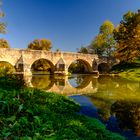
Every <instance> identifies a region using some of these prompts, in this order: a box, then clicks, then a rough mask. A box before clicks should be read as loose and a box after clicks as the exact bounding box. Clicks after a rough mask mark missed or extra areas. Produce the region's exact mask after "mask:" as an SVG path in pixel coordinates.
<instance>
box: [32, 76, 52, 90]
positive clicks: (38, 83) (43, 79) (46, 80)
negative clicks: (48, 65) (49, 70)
mask: <svg viewBox="0 0 140 140" xmlns="http://www.w3.org/2000/svg"><path fill="white" fill-rule="evenodd" d="M31 83H32V85H33V87H35V88H39V89H45V90H49V89H50V88H51V87H52V86H53V85H54V80H53V77H52V76H51V75H43V76H33V77H32V80H31Z"/></svg>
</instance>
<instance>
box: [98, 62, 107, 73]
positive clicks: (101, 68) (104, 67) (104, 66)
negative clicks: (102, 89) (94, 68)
mask: <svg viewBox="0 0 140 140" xmlns="http://www.w3.org/2000/svg"><path fill="white" fill-rule="evenodd" d="M109 70H110V67H109V64H108V63H106V62H102V63H100V64H98V71H99V73H100V74H105V73H108V72H109Z"/></svg>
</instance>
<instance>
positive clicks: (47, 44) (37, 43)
mask: <svg viewBox="0 0 140 140" xmlns="http://www.w3.org/2000/svg"><path fill="white" fill-rule="evenodd" d="M51 48H52V43H51V41H50V40H48V39H36V40H34V41H33V42H31V43H30V44H29V45H28V49H32V50H47V51H49V50H50V49H51Z"/></svg>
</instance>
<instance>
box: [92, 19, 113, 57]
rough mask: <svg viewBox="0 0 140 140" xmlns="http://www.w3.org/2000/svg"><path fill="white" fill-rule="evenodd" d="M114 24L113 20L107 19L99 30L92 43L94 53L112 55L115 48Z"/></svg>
mask: <svg viewBox="0 0 140 140" xmlns="http://www.w3.org/2000/svg"><path fill="white" fill-rule="evenodd" d="M113 30H114V25H113V23H112V22H111V21H109V20H107V21H105V22H104V23H103V24H102V25H101V26H100V30H99V34H98V35H97V36H96V37H95V38H94V40H93V41H92V43H91V45H90V49H91V50H93V51H92V52H93V53H96V54H98V55H101V56H102V55H105V56H111V55H112V52H113V51H114V49H115V45H116V43H115V40H114V37H113Z"/></svg>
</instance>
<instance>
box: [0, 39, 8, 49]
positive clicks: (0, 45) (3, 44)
mask: <svg viewBox="0 0 140 140" xmlns="http://www.w3.org/2000/svg"><path fill="white" fill-rule="evenodd" d="M0 48H10V46H9V44H8V42H7V41H6V40H5V39H0Z"/></svg>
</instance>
